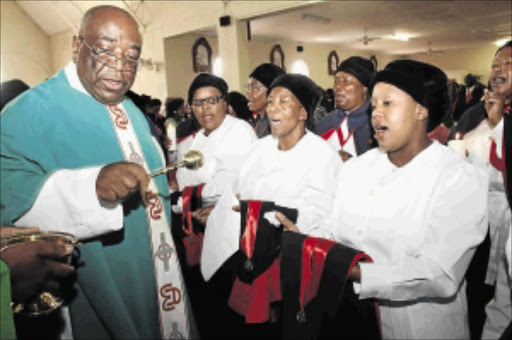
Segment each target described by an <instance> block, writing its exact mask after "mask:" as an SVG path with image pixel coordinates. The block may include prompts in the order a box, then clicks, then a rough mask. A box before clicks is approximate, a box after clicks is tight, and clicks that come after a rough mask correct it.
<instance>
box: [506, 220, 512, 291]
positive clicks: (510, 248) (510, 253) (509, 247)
mask: <svg viewBox="0 0 512 340" xmlns="http://www.w3.org/2000/svg"><path fill="white" fill-rule="evenodd" d="M505 258H506V259H507V263H508V278H509V282H510V286H511V288H512V220H511V221H510V226H509V228H508V239H507V243H506V245H505Z"/></svg>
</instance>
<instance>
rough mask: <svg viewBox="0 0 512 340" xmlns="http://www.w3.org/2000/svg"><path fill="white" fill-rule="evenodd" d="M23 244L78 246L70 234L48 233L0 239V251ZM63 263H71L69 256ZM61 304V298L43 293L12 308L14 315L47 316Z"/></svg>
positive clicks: (75, 239) (76, 240)
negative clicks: (44, 243)
mask: <svg viewBox="0 0 512 340" xmlns="http://www.w3.org/2000/svg"><path fill="white" fill-rule="evenodd" d="M24 242H50V243H57V244H59V245H65V244H70V245H73V246H79V245H80V243H79V242H78V239H77V238H76V237H75V236H74V235H72V234H68V233H61V232H55V231H48V232H36V233H29V234H20V235H14V236H9V237H2V238H1V239H0V251H2V250H5V249H7V248H10V247H14V246H16V245H17V244H20V243H24ZM65 263H67V264H70V263H71V255H70V256H67V257H66V258H65ZM62 303H63V300H62V298H61V297H59V296H55V295H54V294H52V293H50V292H47V291H43V292H41V293H40V294H39V296H37V297H36V298H35V299H34V300H32V301H28V302H25V303H14V304H13V306H12V308H13V312H14V313H21V314H26V315H31V316H35V315H42V314H48V313H50V312H52V311H54V310H56V309H57V308H59V307H60V306H61V305H62Z"/></svg>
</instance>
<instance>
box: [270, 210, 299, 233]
mask: <svg viewBox="0 0 512 340" xmlns="http://www.w3.org/2000/svg"><path fill="white" fill-rule="evenodd" d="M276 219H277V220H278V221H279V222H280V223H281V224H282V225H283V227H284V230H285V231H294V232H296V233H298V232H300V230H299V228H297V226H296V225H295V224H294V223H293V222H292V221H290V220H289V219H288V217H286V216H284V214H283V213H281V212H279V211H277V212H276Z"/></svg>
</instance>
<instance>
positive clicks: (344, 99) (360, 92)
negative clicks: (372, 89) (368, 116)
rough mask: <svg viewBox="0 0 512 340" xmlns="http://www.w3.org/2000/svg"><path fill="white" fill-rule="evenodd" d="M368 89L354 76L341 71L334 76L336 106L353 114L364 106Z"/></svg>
mask: <svg viewBox="0 0 512 340" xmlns="http://www.w3.org/2000/svg"><path fill="white" fill-rule="evenodd" d="M367 91H368V89H367V88H366V87H364V86H363V84H361V82H360V81H359V80H358V79H357V78H356V77H354V76H353V75H352V74H350V73H347V72H343V71H340V72H338V73H336V75H335V76H334V99H335V102H336V106H337V107H339V108H340V109H342V110H344V111H348V112H353V111H355V110H357V109H358V108H360V107H361V106H363V105H364V103H365V102H366V97H367V95H366V93H367Z"/></svg>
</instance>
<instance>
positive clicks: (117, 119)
mask: <svg viewBox="0 0 512 340" xmlns="http://www.w3.org/2000/svg"><path fill="white" fill-rule="evenodd" d="M108 108H109V111H110V113H111V114H112V115H113V116H114V117H113V118H114V124H116V126H117V127H118V128H119V129H121V130H126V126H127V125H128V117H127V116H126V112H124V111H123V110H121V109H120V108H118V107H117V106H114V105H110V106H109V107H108Z"/></svg>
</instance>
